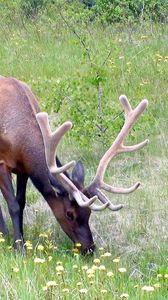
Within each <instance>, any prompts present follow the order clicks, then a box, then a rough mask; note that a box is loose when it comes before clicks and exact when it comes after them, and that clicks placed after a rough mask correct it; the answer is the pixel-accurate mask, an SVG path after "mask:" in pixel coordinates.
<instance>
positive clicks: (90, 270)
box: [86, 269, 94, 274]
mask: <svg viewBox="0 0 168 300" xmlns="http://www.w3.org/2000/svg"><path fill="white" fill-rule="evenodd" d="M86 273H87V274H94V270H93V269H88V270H87V271H86Z"/></svg>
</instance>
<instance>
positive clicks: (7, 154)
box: [0, 76, 93, 250]
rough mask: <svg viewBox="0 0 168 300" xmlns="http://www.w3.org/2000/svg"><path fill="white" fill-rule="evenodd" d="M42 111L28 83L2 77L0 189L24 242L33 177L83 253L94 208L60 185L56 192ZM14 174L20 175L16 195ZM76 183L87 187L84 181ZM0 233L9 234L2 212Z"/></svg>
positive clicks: (90, 241)
mask: <svg viewBox="0 0 168 300" xmlns="http://www.w3.org/2000/svg"><path fill="white" fill-rule="evenodd" d="M39 111H40V110H39V106H38V103H37V100H36V98H35V96H34V95H33V93H32V92H31V90H30V89H29V87H28V86H27V85H26V84H25V83H23V82H21V81H18V80H16V79H14V78H5V77H3V76H1V77H0V189H1V191H2V194H3V196H4V198H5V199H6V201H7V204H8V208H9V213H10V215H11V218H12V222H13V227H14V233H15V239H21V240H22V239H23V227H22V226H23V224H22V219H23V210H24V206H25V192H26V183H27V180H28V178H30V179H31V180H32V182H33V184H34V185H35V186H36V188H37V189H38V190H39V191H40V192H41V194H42V195H43V197H44V198H45V200H46V201H47V202H48V204H49V206H50V207H51V209H52V211H53V213H54V215H55V217H56V218H57V220H58V222H59V223H60V225H61V227H62V228H63V230H64V231H65V232H66V233H67V235H68V236H69V237H70V238H71V239H72V240H73V241H74V242H80V243H81V244H82V249H83V250H87V249H89V248H90V247H91V246H92V245H93V239H92V234H91V232H90V228H89V225H88V221H89V216H90V209H89V208H81V207H79V206H78V205H77V204H76V202H75V201H70V200H69V197H68V194H67V193H66V192H64V190H63V188H62V187H61V186H60V185H59V183H57V184H58V188H57V190H58V193H55V191H54V190H53V188H52V186H51V183H50V182H51V181H50V177H51V174H50V172H49V170H48V167H47V164H46V158H45V150H44V144H43V138H42V134H41V131H40V128H39V125H38V123H37V121H36V117H35V114H36V113H37V112H39ZM11 173H15V174H17V193H16V196H15V195H14V191H13V187H12V181H11ZM75 178H76V177H75ZM75 180H76V179H75ZM76 184H78V185H80V186H81V188H83V185H81V183H80V182H76ZM0 231H2V232H3V233H6V232H7V227H6V224H5V222H4V219H3V216H2V212H1V209H0Z"/></svg>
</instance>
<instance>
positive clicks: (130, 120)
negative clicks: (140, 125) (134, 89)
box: [87, 95, 149, 210]
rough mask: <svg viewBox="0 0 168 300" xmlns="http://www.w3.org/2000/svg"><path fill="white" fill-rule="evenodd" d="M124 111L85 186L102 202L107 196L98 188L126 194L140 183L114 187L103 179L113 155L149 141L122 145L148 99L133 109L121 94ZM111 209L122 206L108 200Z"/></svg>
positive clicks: (106, 200)
mask: <svg viewBox="0 0 168 300" xmlns="http://www.w3.org/2000/svg"><path fill="white" fill-rule="evenodd" d="M119 100H120V102H121V104H122V106H123V108H124V111H125V123H124V125H123V127H122V129H121V131H120V132H119V134H118V136H117V137H116V139H115V141H114V142H113V144H112V145H111V147H110V148H109V149H108V150H107V152H106V153H105V154H104V155H103V157H102V159H101V160H100V163H99V165H98V168H97V171H96V175H95V177H94V179H93V181H92V183H91V185H90V186H89V187H88V188H87V190H88V192H89V193H90V195H97V196H98V198H99V200H100V201H101V202H103V203H106V202H110V201H109V200H108V198H107V197H106V196H105V195H104V194H103V193H102V192H101V191H100V189H104V190H106V191H108V192H110V193H119V194H120V193H122V194H128V193H131V192H133V191H135V190H136V189H137V188H138V187H139V185H140V183H139V182H137V183H136V184H134V185H133V186H132V187H130V188H116V187H113V186H111V185H108V184H106V183H105V182H104V181H103V178H104V174H105V171H106V168H107V166H108V165H109V163H110V161H111V160H112V158H113V157H115V156H116V155H118V154H120V153H124V152H133V151H136V150H138V149H141V148H143V147H144V146H145V145H146V144H147V143H148V142H149V141H148V140H145V141H143V142H141V143H139V144H136V145H133V146H124V145H123V142H124V140H125V139H126V137H127V135H128V133H129V132H130V130H131V128H132V126H133V124H134V123H135V122H136V121H137V119H138V117H139V116H140V115H141V114H142V113H143V111H144V109H145V108H146V107H147V105H148V100H146V99H144V100H142V101H141V102H140V103H139V104H138V105H137V107H136V108H135V109H134V110H133V109H132V107H131V105H130V103H129V101H128V99H127V97H126V96H125V95H121V96H120V98H119ZM108 208H109V209H111V210H118V209H120V208H122V205H113V204H112V203H111V202H110V205H109V206H108Z"/></svg>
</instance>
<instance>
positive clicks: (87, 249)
mask: <svg viewBox="0 0 168 300" xmlns="http://www.w3.org/2000/svg"><path fill="white" fill-rule="evenodd" d="M95 247H96V246H95V244H92V245H91V246H90V247H88V248H86V249H83V250H82V254H84V255H92V254H93V252H94V250H95Z"/></svg>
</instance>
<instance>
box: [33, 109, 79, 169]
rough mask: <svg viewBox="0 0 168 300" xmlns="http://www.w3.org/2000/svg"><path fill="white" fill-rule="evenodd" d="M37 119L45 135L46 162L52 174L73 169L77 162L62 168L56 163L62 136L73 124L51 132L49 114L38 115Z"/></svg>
mask: <svg viewBox="0 0 168 300" xmlns="http://www.w3.org/2000/svg"><path fill="white" fill-rule="evenodd" d="M36 119H37V121H38V124H39V126H40V129H41V132H42V135H43V141H44V145H45V154H46V160H47V165H48V167H49V169H50V171H51V173H53V174H56V173H62V172H64V171H66V170H67V169H69V168H70V167H72V166H73V165H74V164H75V161H71V162H69V163H67V164H65V165H64V166H62V167H59V168H58V167H57V165H56V162H55V157H56V149H57V146H58V143H59V141H60V140H61V138H62V136H63V135H64V134H65V133H66V132H67V131H68V130H69V129H71V128H72V123H71V122H65V123H63V124H62V125H61V126H60V127H58V128H57V130H56V131H55V132H53V133H52V132H51V129H50V125H49V120H48V114H47V113H45V112H40V113H38V114H36Z"/></svg>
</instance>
